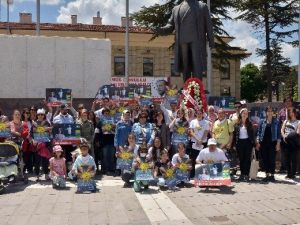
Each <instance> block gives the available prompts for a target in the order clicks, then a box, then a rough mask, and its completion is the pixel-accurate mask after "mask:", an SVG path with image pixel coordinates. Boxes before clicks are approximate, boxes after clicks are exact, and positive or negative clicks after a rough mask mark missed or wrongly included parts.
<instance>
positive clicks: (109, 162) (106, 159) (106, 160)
mask: <svg viewBox="0 0 300 225" xmlns="http://www.w3.org/2000/svg"><path fill="white" fill-rule="evenodd" d="M115 154H116V149H115V147H114V146H113V145H105V146H103V147H102V163H101V170H102V171H110V172H114V171H115V169H116V156H115Z"/></svg>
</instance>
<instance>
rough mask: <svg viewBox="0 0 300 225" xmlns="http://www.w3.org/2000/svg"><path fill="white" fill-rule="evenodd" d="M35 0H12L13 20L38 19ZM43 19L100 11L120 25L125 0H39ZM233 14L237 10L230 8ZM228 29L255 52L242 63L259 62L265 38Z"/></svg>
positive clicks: (134, 3)
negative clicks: (25, 14)
mask: <svg viewBox="0 0 300 225" xmlns="http://www.w3.org/2000/svg"><path fill="white" fill-rule="evenodd" d="M35 1H36V0H13V4H12V5H11V6H10V21H15V22H17V21H19V12H30V13H32V16H33V20H34V21H35V20H36V19H35V18H36V13H35V12H36V9H35ZM40 1H41V22H42V23H46V22H48V23H70V21H71V19H70V15H72V14H77V15H78V22H79V23H92V17H93V16H96V13H97V11H100V13H101V17H103V24H106V25H120V23H121V19H120V18H121V16H124V15H125V0H40ZM0 2H1V11H0V12H1V13H0V20H1V21H6V18H7V13H6V11H7V8H6V0H0ZM129 2H130V13H131V12H135V11H138V10H139V9H140V8H141V7H142V6H144V5H145V6H150V5H153V4H155V3H163V2H165V0H130V1H129ZM231 13H232V15H233V16H234V15H235V13H234V12H231ZM224 25H225V30H226V31H228V33H229V35H230V36H233V37H235V39H234V40H233V41H232V42H231V43H230V44H231V45H232V46H237V47H242V48H245V49H247V50H248V52H250V53H252V55H251V56H250V57H249V58H247V59H245V60H243V61H242V65H245V64H247V63H254V64H256V65H260V63H261V61H262V58H260V57H257V56H256V54H255V50H256V49H257V48H259V47H261V46H263V44H264V43H263V38H261V37H259V35H258V34H257V33H255V31H254V30H253V29H252V28H251V26H250V25H249V24H247V23H246V22H243V21H225V23H224ZM282 47H283V55H284V56H285V57H289V58H290V59H291V60H292V65H297V64H298V62H299V51H298V48H293V47H291V46H290V45H287V44H283V46H282Z"/></svg>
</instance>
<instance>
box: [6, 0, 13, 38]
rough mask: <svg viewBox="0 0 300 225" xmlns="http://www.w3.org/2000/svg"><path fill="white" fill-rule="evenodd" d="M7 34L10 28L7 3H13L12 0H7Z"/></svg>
mask: <svg viewBox="0 0 300 225" xmlns="http://www.w3.org/2000/svg"><path fill="white" fill-rule="evenodd" d="M6 3H7V7H6V8H7V34H10V28H9V5H12V4H13V0H7V1H6Z"/></svg>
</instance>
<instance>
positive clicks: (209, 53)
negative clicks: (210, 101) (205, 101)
mask: <svg viewBox="0 0 300 225" xmlns="http://www.w3.org/2000/svg"><path fill="white" fill-rule="evenodd" d="M207 6H208V10H209V14H210V11H211V10H210V0H207ZM206 48H207V90H208V92H209V95H212V89H211V81H212V65H211V64H212V63H211V49H210V47H209V45H208V43H207V44H206Z"/></svg>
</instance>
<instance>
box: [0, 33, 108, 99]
mask: <svg viewBox="0 0 300 225" xmlns="http://www.w3.org/2000/svg"><path fill="white" fill-rule="evenodd" d="M110 77H111V41H110V40H108V39H91V38H88V39H87V38H65V37H36V36H6V35H0V98H43V97H44V96H45V88H52V87H53V88H55V87H57V88H60V87H61V88H71V89H72V90H73V97H75V98H93V97H94V96H95V94H96V92H97V90H98V89H99V87H100V86H101V85H103V84H105V83H109V82H110Z"/></svg>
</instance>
